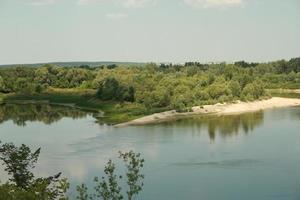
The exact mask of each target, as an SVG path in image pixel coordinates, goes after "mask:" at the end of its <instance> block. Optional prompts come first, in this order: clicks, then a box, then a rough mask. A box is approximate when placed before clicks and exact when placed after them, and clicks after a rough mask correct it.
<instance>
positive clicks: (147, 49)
mask: <svg viewBox="0 0 300 200" xmlns="http://www.w3.org/2000/svg"><path fill="white" fill-rule="evenodd" d="M297 56H300V1H299V0H0V64H11V63H35V62H53V61H139V62H151V61H152V62H185V61H200V62H210V61H215V62H219V61H227V62H231V61H236V60H247V61H270V60H277V59H289V58H291V57H297Z"/></svg>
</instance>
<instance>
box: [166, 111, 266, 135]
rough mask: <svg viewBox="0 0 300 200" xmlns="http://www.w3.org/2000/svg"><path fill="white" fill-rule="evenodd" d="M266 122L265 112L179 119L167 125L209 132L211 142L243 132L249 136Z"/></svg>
mask: <svg viewBox="0 0 300 200" xmlns="http://www.w3.org/2000/svg"><path fill="white" fill-rule="evenodd" d="M263 120H264V112H262V111H260V112H252V113H244V114H236V115H224V116H216V115H203V116H196V117H192V118H184V119H178V120H176V122H167V123H166V125H167V124H168V125H172V126H173V127H174V128H176V127H178V128H180V127H185V126H188V127H192V128H193V130H198V131H195V132H197V133H201V132H202V131H200V129H204V130H207V132H208V134H209V137H210V139H211V141H214V140H215V138H216V136H217V134H219V136H221V137H223V138H225V137H231V136H234V135H238V134H240V133H241V132H244V133H245V134H248V133H249V132H250V131H252V130H253V129H254V128H255V127H258V126H260V125H262V123H263Z"/></svg>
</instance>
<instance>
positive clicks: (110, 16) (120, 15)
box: [106, 13, 128, 19]
mask: <svg viewBox="0 0 300 200" xmlns="http://www.w3.org/2000/svg"><path fill="white" fill-rule="evenodd" d="M127 17H128V15H127V14H125V13H108V14H106V18H108V19H124V18H127Z"/></svg>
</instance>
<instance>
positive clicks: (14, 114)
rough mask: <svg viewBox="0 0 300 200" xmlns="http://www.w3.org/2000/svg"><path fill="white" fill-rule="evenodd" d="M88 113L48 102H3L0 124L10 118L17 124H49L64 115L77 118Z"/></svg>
mask: <svg viewBox="0 0 300 200" xmlns="http://www.w3.org/2000/svg"><path fill="white" fill-rule="evenodd" d="M90 114H92V113H90V112H86V111H83V110H80V109H77V108H71V107H66V106H57V105H55V106H53V105H50V104H26V105H24V104H5V105H0V124H1V123H4V122H6V121H9V120H12V121H13V123H14V124H16V125H18V126H26V122H34V121H38V122H43V123H44V124H47V125H49V124H52V123H54V122H57V121H59V120H61V119H62V118H64V117H69V118H72V119H79V118H85V117H87V116H88V115H90Z"/></svg>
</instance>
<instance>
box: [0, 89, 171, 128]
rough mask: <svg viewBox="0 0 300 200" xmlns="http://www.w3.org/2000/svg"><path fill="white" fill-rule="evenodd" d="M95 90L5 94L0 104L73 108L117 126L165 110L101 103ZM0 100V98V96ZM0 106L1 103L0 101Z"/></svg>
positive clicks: (116, 103) (51, 90) (130, 104)
mask: <svg viewBox="0 0 300 200" xmlns="http://www.w3.org/2000/svg"><path fill="white" fill-rule="evenodd" d="M95 94H96V91H95V90H82V89H80V90H79V89H78V90H77V89H53V88H51V89H49V90H47V91H46V92H44V93H40V94H31V95H30V94H14V93H11V94H6V95H2V97H3V101H2V103H11V104H51V105H59V106H68V107H75V108H79V109H83V110H87V111H92V112H99V113H100V115H99V117H97V121H98V122H99V123H106V124H111V125H114V124H119V123H123V122H127V121H131V120H134V119H137V118H140V117H143V116H145V115H149V114H152V113H156V112H162V111H164V110H166V109H156V110H154V109H153V110H147V109H146V108H145V107H144V106H142V105H141V104H137V103H129V102H123V103H121V102H114V101H101V100H99V99H97V98H96V96H95ZM0 100H1V96H0ZM0 104H1V101H0Z"/></svg>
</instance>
